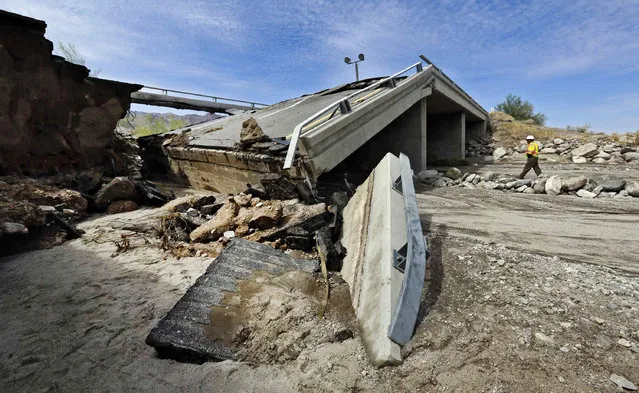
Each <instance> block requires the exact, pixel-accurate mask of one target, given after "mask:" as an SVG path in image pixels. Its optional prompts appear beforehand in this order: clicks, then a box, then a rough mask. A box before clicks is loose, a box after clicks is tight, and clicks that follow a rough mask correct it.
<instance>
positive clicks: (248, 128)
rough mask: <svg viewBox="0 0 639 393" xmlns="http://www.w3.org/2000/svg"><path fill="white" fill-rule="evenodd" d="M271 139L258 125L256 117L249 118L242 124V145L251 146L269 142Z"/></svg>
mask: <svg viewBox="0 0 639 393" xmlns="http://www.w3.org/2000/svg"><path fill="white" fill-rule="evenodd" d="M268 139H269V138H268V137H267V136H266V134H264V131H262V127H260V126H259V125H258V124H257V120H255V118H254V117H249V118H248V119H246V120H244V122H242V131H240V143H241V144H242V145H244V146H250V145H252V144H253V143H256V142H261V141H265V140H268Z"/></svg>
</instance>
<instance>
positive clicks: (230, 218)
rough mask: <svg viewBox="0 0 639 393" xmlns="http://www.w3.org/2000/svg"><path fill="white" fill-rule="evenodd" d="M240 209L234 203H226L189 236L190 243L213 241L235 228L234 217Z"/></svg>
mask: <svg viewBox="0 0 639 393" xmlns="http://www.w3.org/2000/svg"><path fill="white" fill-rule="evenodd" d="M239 209H240V207H239V206H238V205H237V203H235V201H228V202H226V203H225V204H224V206H222V208H220V210H218V212H217V213H215V217H213V218H212V219H210V220H209V221H208V222H207V223H206V224H204V225H202V226H201V227H198V228H197V229H195V230H194V231H193V232H191V234H190V235H189V238H190V239H191V241H200V242H202V241H204V242H206V241H215V240H217V239H218V238H219V237H220V236H222V234H223V233H224V232H226V231H228V230H230V229H233V228H234V226H235V222H234V219H235V216H237V213H238V211H239Z"/></svg>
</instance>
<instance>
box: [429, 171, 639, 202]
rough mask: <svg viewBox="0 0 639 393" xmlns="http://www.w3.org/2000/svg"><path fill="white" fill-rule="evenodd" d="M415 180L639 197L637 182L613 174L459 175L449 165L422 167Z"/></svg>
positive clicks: (536, 191)
mask: <svg viewBox="0 0 639 393" xmlns="http://www.w3.org/2000/svg"><path fill="white" fill-rule="evenodd" d="M417 179H418V180H419V181H421V182H422V183H423V184H426V185H429V186H433V187H463V188H469V189H476V188H483V189H487V190H502V191H510V192H520V193H525V194H549V195H559V194H570V195H576V196H579V197H582V198H596V197H599V198H603V197H615V198H631V197H636V198H639V182H638V181H626V180H623V179H618V178H614V177H609V178H604V179H599V180H595V179H588V178H586V177H585V176H582V175H578V176H570V177H563V178H560V177H559V176H550V177H546V176H545V175H541V176H540V177H538V178H536V179H518V178H515V177H512V176H506V175H499V174H497V173H494V172H485V173H471V172H468V173H464V174H461V171H460V170H459V169H457V168H450V169H448V170H447V171H446V172H444V173H442V172H438V171H437V170H434V169H430V170H424V171H421V172H420V173H418V174H417Z"/></svg>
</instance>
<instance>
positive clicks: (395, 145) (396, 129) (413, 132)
mask: <svg viewBox="0 0 639 393" xmlns="http://www.w3.org/2000/svg"><path fill="white" fill-rule="evenodd" d="M426 110H427V107H426V98H423V99H421V100H419V101H417V103H415V104H413V105H412V106H411V107H410V108H408V110H406V112H404V113H402V114H401V115H400V116H399V117H397V118H396V119H395V120H393V121H392V122H391V123H390V124H389V125H387V126H386V127H384V128H383V129H382V130H381V131H380V132H379V133H378V134H377V135H375V136H374V137H373V138H371V140H369V141H368V142H366V143H365V144H364V145H363V146H362V147H360V148H359V149H358V150H357V151H356V152H355V153H353V154H352V155H351V156H350V157H349V158H348V159H347V160H348V161H347V166H353V167H354V166H359V165H361V164H362V163H364V162H366V163H369V164H373V163H375V162H379V161H380V160H381V159H382V158H383V157H384V156H385V155H386V154H388V153H393V154H395V155H399V154H400V153H404V154H406V155H407V156H408V158H409V159H410V163H411V167H412V168H413V169H414V170H415V171H417V172H419V171H421V170H422V169H426V158H427V156H426V153H427V145H426V139H427V112H426ZM371 169H372V168H371Z"/></svg>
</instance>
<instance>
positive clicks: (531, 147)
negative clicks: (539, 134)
mask: <svg viewBox="0 0 639 393" xmlns="http://www.w3.org/2000/svg"><path fill="white" fill-rule="evenodd" d="M526 154H529V155H531V156H533V157H537V156H538V155H539V145H538V144H537V142H530V143H529V144H528V150H526Z"/></svg>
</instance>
